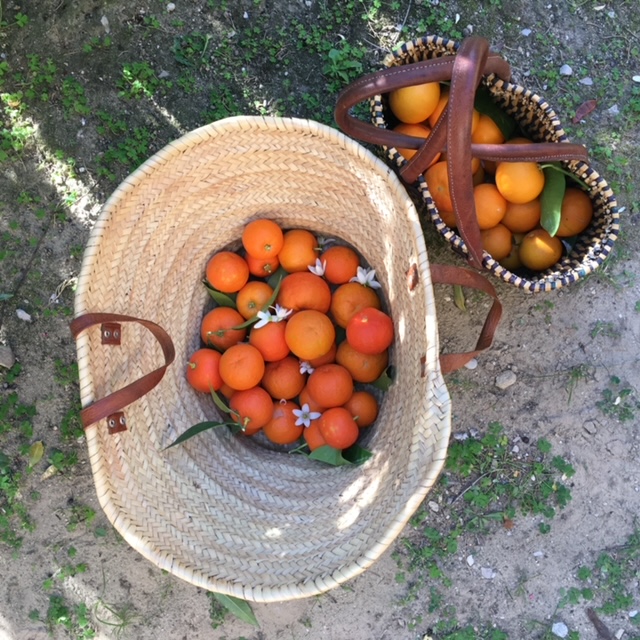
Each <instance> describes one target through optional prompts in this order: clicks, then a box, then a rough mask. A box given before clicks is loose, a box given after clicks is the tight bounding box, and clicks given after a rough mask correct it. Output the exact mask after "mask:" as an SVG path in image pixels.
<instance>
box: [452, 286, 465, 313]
mask: <svg viewBox="0 0 640 640" xmlns="http://www.w3.org/2000/svg"><path fill="white" fill-rule="evenodd" d="M453 302H454V304H455V305H456V307H458V309H460V311H466V310H467V308H466V306H465V299H464V291H463V290H462V287H461V286H460V285H459V284H454V285H453Z"/></svg>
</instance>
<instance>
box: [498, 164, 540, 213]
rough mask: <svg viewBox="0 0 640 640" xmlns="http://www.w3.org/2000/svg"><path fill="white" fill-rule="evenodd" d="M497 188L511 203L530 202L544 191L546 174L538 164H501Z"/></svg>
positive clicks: (499, 165)
mask: <svg viewBox="0 0 640 640" xmlns="http://www.w3.org/2000/svg"><path fill="white" fill-rule="evenodd" d="M496 187H497V188H498V191H499V192H500V193H501V194H502V196H503V197H504V198H505V200H508V201H509V202H515V203H516V204H522V203H524V202H530V201H531V200H535V199H536V198H537V197H538V196H539V195H540V194H541V193H542V190H543V189H544V173H542V169H540V165H539V164H538V163H537V162H499V163H498V165H497V166H496Z"/></svg>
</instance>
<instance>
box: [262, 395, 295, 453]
mask: <svg viewBox="0 0 640 640" xmlns="http://www.w3.org/2000/svg"><path fill="white" fill-rule="evenodd" d="M294 409H295V410H300V407H299V406H298V405H297V404H296V403H295V402H292V401H291V400H288V401H285V402H274V403H273V415H272V416H271V420H269V422H267V424H265V425H264V427H262V433H264V435H265V436H266V437H267V438H268V439H269V440H271V442H273V443H274V444H293V443H294V442H295V441H296V440H298V439H299V438H300V436H301V435H302V432H303V431H304V427H303V426H302V424H300V425H297V424H296V422H297V421H298V416H296V414H295V413H293V411H294Z"/></svg>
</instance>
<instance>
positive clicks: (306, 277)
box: [277, 271, 331, 313]
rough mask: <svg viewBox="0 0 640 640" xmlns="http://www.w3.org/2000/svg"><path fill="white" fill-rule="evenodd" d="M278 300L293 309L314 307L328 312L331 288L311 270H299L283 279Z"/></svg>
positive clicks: (321, 311)
mask: <svg viewBox="0 0 640 640" xmlns="http://www.w3.org/2000/svg"><path fill="white" fill-rule="evenodd" d="M277 300H278V303H279V304H281V305H282V306H283V307H285V308H286V309H292V310H293V311H300V310H302V309H314V310H315V311H320V313H327V311H329V307H330V306H331V289H330V288H329V285H328V284H327V282H326V280H324V279H323V278H321V277H320V276H317V275H315V274H313V273H311V272H310V271H299V272H296V273H290V274H289V275H288V276H285V277H284V278H283V279H282V282H281V283H280V291H278V298H277Z"/></svg>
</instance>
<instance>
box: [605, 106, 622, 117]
mask: <svg viewBox="0 0 640 640" xmlns="http://www.w3.org/2000/svg"><path fill="white" fill-rule="evenodd" d="M607 113H610V114H611V115H612V116H617V115H618V114H619V113H620V107H618V105H617V104H614V105H611V106H610V107H609V108H608V109H607Z"/></svg>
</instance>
